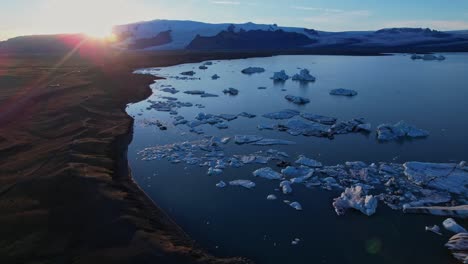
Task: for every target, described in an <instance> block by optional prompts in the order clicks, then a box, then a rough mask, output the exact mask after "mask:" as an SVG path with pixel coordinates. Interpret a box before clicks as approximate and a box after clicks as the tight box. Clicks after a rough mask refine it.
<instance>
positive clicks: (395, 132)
mask: <svg viewBox="0 0 468 264" xmlns="http://www.w3.org/2000/svg"><path fill="white" fill-rule="evenodd" d="M427 136H429V132H427V131H426V130H423V129H419V128H416V127H415V126H412V125H409V124H407V123H405V122H404V121H400V122H398V123H396V124H395V125H391V124H382V125H380V126H378V127H377V139H379V140H381V141H389V140H395V139H400V138H404V137H409V138H421V137H427Z"/></svg>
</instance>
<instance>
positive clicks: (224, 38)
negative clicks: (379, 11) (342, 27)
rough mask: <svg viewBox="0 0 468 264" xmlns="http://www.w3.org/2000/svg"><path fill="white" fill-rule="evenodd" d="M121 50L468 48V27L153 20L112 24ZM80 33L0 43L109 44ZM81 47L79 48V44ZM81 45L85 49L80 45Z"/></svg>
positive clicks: (27, 48)
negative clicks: (330, 28) (336, 28)
mask: <svg viewBox="0 0 468 264" xmlns="http://www.w3.org/2000/svg"><path fill="white" fill-rule="evenodd" d="M113 33H114V35H115V36H116V42H114V43H112V44H111V45H112V47H113V48H115V49H119V50H132V51H161V50H191V51H289V52H292V51H298V52H306V53H307V52H310V53H327V54H334V53H340V54H353V53H359V54H362V53H368V54H371V53H372V54H374V53H390V52H411V53H425V52H468V31H467V30H460V31H437V30H433V29H429V28H385V29H380V30H377V31H347V32H327V31H320V30H316V29H310V28H299V27H282V26H278V25H276V24H272V25H268V24H255V23H251V22H249V23H243V24H232V23H222V24H211V23H203V22H196V21H188V20H153V21H144V22H138V23H132V24H126V25H118V26H115V27H114V28H113ZM86 38H87V37H86V36H85V35H82V34H74V35H72V34H66V35H64V34H62V35H38V36H22V37H16V38H12V39H9V40H6V41H3V42H0V52H28V53H44V52H54V51H60V52H61V51H63V50H68V49H70V47H75V46H76V45H78V44H79V45H81V46H83V47H86V48H88V49H91V48H92V47H96V46H97V47H99V48H100V49H103V48H104V49H105V48H106V47H107V45H108V43H104V42H103V41H98V40H92V41H89V40H88V41H84V40H85V39H86ZM81 46H80V48H81ZM81 49H82V48H81Z"/></svg>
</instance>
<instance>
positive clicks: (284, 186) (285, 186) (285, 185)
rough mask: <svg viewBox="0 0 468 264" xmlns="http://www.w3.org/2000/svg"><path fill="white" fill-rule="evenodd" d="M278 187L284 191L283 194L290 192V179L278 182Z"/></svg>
mask: <svg viewBox="0 0 468 264" xmlns="http://www.w3.org/2000/svg"><path fill="white" fill-rule="evenodd" d="M279 186H280V188H281V191H282V192H283V193H284V194H288V193H291V192H292V188H291V182H290V181H282V182H280V185H279Z"/></svg>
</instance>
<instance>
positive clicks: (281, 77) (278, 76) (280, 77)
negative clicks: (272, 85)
mask: <svg viewBox="0 0 468 264" xmlns="http://www.w3.org/2000/svg"><path fill="white" fill-rule="evenodd" d="M271 79H272V80H274V81H283V82H284V81H286V80H288V79H289V76H288V75H287V74H286V72H285V71H284V70H282V71H279V72H275V73H274V74H273V77H271Z"/></svg>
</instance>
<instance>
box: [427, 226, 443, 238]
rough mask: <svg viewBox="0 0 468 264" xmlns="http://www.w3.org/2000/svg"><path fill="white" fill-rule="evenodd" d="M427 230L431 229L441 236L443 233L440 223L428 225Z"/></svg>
mask: <svg viewBox="0 0 468 264" xmlns="http://www.w3.org/2000/svg"><path fill="white" fill-rule="evenodd" d="M425 230H426V231H431V232H432V233H434V234H437V235H440V236H441V235H442V233H441V232H440V227H439V226H438V225H433V226H426V227H425Z"/></svg>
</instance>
